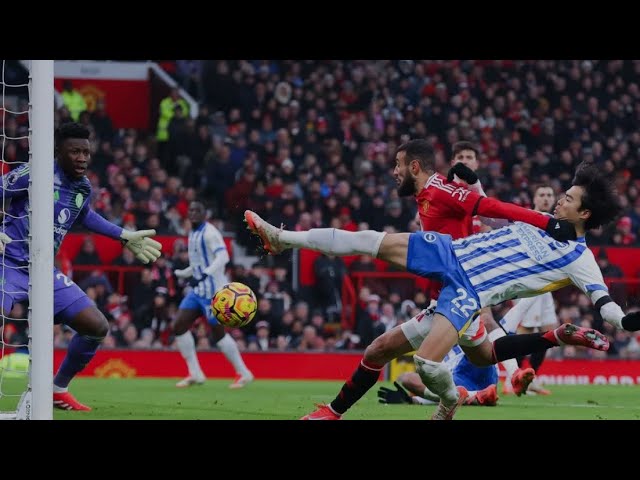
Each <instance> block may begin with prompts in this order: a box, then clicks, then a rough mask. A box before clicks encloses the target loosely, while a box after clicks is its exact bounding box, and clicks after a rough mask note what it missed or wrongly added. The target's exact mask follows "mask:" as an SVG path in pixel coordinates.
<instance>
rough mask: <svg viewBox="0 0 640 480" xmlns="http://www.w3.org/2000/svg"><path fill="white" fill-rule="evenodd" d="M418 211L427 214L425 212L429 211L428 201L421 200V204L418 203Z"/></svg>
mask: <svg viewBox="0 0 640 480" xmlns="http://www.w3.org/2000/svg"><path fill="white" fill-rule="evenodd" d="M420 210H422V213H423V214H424V215H426V214H427V212H428V211H429V200H423V201H422V202H420Z"/></svg>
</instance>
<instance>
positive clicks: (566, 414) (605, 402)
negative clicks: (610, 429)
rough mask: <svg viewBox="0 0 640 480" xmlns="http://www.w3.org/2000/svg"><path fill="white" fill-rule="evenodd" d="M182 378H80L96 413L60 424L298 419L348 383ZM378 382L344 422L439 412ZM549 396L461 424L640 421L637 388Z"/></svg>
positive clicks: (484, 412)
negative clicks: (385, 396) (387, 397)
mask: <svg viewBox="0 0 640 480" xmlns="http://www.w3.org/2000/svg"><path fill="white" fill-rule="evenodd" d="M177 380H178V379H170V378H167V379H142V378H138V379H98V378H83V377H80V378H77V379H76V380H74V382H73V383H72V388H71V391H72V392H73V394H74V395H75V396H76V397H77V398H78V400H80V401H81V402H83V403H86V404H87V405H90V406H91V407H93V411H91V412H65V411H60V410H55V411H54V418H55V419H57V420H81V419H91V420H113V419H124V420H129V419H140V420H145V419H149V420H197V419H210V420H295V419H297V418H299V417H301V416H302V415H304V414H306V413H308V412H310V411H312V410H313V409H314V404H315V403H320V402H327V401H330V400H331V399H333V398H334V396H335V395H336V393H337V392H338V390H339V388H340V387H341V385H342V382H325V381H276V380H256V381H255V382H253V383H252V384H250V385H248V386H247V387H245V388H243V389H240V390H229V388H228V385H229V383H230V382H231V380H208V381H207V382H206V383H205V384H204V385H202V386H194V387H191V388H187V389H178V388H176V387H175V383H176V381H177ZM380 385H387V386H389V384H388V383H387V382H385V383H379V384H378V385H377V386H376V387H374V388H372V389H371V390H370V391H369V392H368V393H367V395H366V396H365V397H364V398H363V399H362V400H361V401H360V402H358V403H357V404H356V405H355V406H354V407H353V408H352V409H351V411H349V412H348V414H347V415H345V420H347V419H348V420H423V419H426V418H427V417H428V416H430V415H431V413H432V412H433V410H434V408H435V407H434V406H418V405H382V404H379V403H378V400H377V396H376V391H377V387H378V386H380ZM23 386H24V382H23V381H18V380H9V379H6V378H5V379H4V380H3V381H2V385H1V391H2V394H3V396H2V398H0V411H6V410H8V409H13V408H15V405H16V403H17V397H13V396H6V395H7V394H19V392H20V391H22V389H23ZM549 388H550V389H551V390H552V391H553V394H552V395H550V396H546V397H542V396H523V397H520V398H518V397H515V396H511V395H510V396H502V397H501V398H500V400H499V402H498V406H497V407H463V408H461V409H460V410H459V411H458V413H457V414H456V420H485V419H486V420H557V419H562V420H599V419H601V420H637V419H640V403H638V397H639V393H640V391H639V389H638V387H636V386H601V385H597V386H596V385H580V386H567V385H564V386H550V387H549Z"/></svg>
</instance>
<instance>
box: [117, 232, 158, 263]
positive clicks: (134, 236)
mask: <svg viewBox="0 0 640 480" xmlns="http://www.w3.org/2000/svg"><path fill="white" fill-rule="evenodd" d="M155 234H156V231H155V230H137V231H135V232H132V231H131V230H122V233H121V234H120V238H121V239H122V245H124V246H125V247H126V248H128V249H129V250H131V251H132V252H133V254H134V255H135V256H136V258H137V259H138V260H140V261H141V262H142V263H149V262H155V261H156V260H157V259H158V257H160V250H162V244H161V243H160V242H157V241H155V240H154V239H153V238H150V237H152V236H153V235H155Z"/></svg>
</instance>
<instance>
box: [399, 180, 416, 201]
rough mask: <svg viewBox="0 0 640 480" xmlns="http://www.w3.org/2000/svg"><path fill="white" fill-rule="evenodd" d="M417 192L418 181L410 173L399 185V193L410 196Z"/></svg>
mask: <svg viewBox="0 0 640 480" xmlns="http://www.w3.org/2000/svg"><path fill="white" fill-rule="evenodd" d="M415 194H416V182H415V179H414V178H413V177H412V176H411V175H410V174H409V175H407V176H406V177H404V180H402V183H401V184H400V185H398V195H399V196H401V197H408V196H410V195H415Z"/></svg>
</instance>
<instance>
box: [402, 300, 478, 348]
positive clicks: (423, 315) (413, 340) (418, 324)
mask: <svg viewBox="0 0 640 480" xmlns="http://www.w3.org/2000/svg"><path fill="white" fill-rule="evenodd" d="M436 306H437V304H436V302H435V301H433V300H432V301H431V304H430V305H429V307H428V308H425V309H424V310H422V311H421V312H420V313H419V314H417V315H416V316H415V317H413V318H412V319H411V320H409V321H407V322H405V323H403V324H401V325H400V328H401V329H402V333H404V336H405V337H407V340H409V343H410V344H411V346H412V347H413V348H414V349H416V350H417V349H418V348H419V347H420V345H421V344H422V341H423V340H424V339H425V337H426V336H427V334H428V333H429V331H430V330H431V323H432V322H433V315H434V312H435V309H436ZM485 338H487V330H486V329H485V328H484V323H483V322H482V320H481V319H480V318H479V317H478V318H476V319H475V320H474V321H473V322H471V325H470V326H469V328H467V329H466V330H465V332H464V333H463V334H462V335H461V336H460V338H459V339H458V344H459V345H462V346H465V347H475V346H476V345H480V344H481V343H482V342H483V341H484V339H485Z"/></svg>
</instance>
